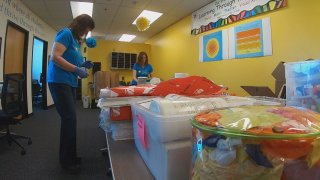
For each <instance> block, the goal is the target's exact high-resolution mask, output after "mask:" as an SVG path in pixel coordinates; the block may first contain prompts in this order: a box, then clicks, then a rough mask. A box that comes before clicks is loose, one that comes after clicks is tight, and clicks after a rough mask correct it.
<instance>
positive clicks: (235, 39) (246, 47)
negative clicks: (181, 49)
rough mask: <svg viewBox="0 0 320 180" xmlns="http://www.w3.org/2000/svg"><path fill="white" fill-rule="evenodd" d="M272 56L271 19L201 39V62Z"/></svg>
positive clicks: (208, 35) (264, 19)
mask: <svg viewBox="0 0 320 180" xmlns="http://www.w3.org/2000/svg"><path fill="white" fill-rule="evenodd" d="M269 55H272V41H271V24H270V18H263V19H261V20H257V21H253V22H250V23H246V24H242V25H239V26H236V27H232V28H229V29H225V30H223V31H218V32H215V33H211V34H207V35H205V36H201V37H199V61H200V62H210V61H219V60H223V59H240V58H252V57H259V56H269Z"/></svg>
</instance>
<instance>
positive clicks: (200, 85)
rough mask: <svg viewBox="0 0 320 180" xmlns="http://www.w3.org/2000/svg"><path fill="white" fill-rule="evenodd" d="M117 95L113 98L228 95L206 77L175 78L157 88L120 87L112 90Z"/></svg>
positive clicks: (142, 86)
mask: <svg viewBox="0 0 320 180" xmlns="http://www.w3.org/2000/svg"><path fill="white" fill-rule="evenodd" d="M111 91H112V92H113V93H115V94H116V95H113V96H112V97H127V96H150V95H151V96H162V97H164V96H166V95H168V94H179V95H184V96H199V95H228V93H227V92H226V89H225V88H222V87H220V86H218V85H216V84H214V83H213V82H212V81H210V80H209V79H207V78H205V77H200V76H189V77H186V78H175V79H171V80H168V81H163V82H161V83H160V84H158V85H157V86H155V85H151V84H147V85H138V86H120V87H114V88H111Z"/></svg>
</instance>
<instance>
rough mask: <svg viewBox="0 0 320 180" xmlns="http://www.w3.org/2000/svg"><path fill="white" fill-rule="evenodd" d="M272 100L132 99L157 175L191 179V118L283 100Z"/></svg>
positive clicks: (137, 135)
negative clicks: (205, 111) (227, 108)
mask: <svg viewBox="0 0 320 180" xmlns="http://www.w3.org/2000/svg"><path fill="white" fill-rule="evenodd" d="M271 100H273V99H268V100H267V99H264V100H263V98H258V100H257V99H255V98H243V97H234V96H225V97H211V98H189V97H183V96H179V95H168V96H167V97H166V98H154V99H149V100H144V101H131V110H132V113H133V133H134V141H135V144H136V147H137V149H138V152H139V153H140V155H141V157H142V159H143V160H144V162H145V164H146V165H147V167H148V168H149V169H150V172H151V173H152V174H153V176H154V177H155V178H156V179H158V180H164V179H189V178H190V168H191V158H190V157H191V152H192V141H191V133H190V132H191V130H192V127H191V123H190V120H191V119H192V118H193V116H195V115H196V113H198V112H200V111H203V110H207V109H212V108H222V107H229V106H241V105H254V104H261V103H262V104H263V103H266V104H272V105H275V104H276V105H280V104H281V103H279V102H275V101H271Z"/></svg>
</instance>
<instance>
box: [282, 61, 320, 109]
mask: <svg viewBox="0 0 320 180" xmlns="http://www.w3.org/2000/svg"><path fill="white" fill-rule="evenodd" d="M284 65H285V75H286V99H287V105H290V106H299V107H305V108H308V109H311V110H314V111H318V112H320V60H312V61H300V62H288V63H285V64H284Z"/></svg>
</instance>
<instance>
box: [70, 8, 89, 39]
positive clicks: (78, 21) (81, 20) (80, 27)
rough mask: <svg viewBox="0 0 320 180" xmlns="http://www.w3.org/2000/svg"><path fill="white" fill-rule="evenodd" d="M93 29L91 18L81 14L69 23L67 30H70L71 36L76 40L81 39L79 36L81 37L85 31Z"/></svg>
mask: <svg viewBox="0 0 320 180" xmlns="http://www.w3.org/2000/svg"><path fill="white" fill-rule="evenodd" d="M94 27H95V24H94V21H93V19H92V17H91V16H89V15H87V14H81V15H79V16H77V17H76V18H74V19H73V21H72V22H71V23H70V25H69V28H70V29H71V32H72V34H73V35H74V37H75V38H77V39H78V40H80V39H81V37H80V36H81V35H83V34H84V33H85V32H86V30H87V29H88V28H89V29H90V30H93V29H94Z"/></svg>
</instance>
